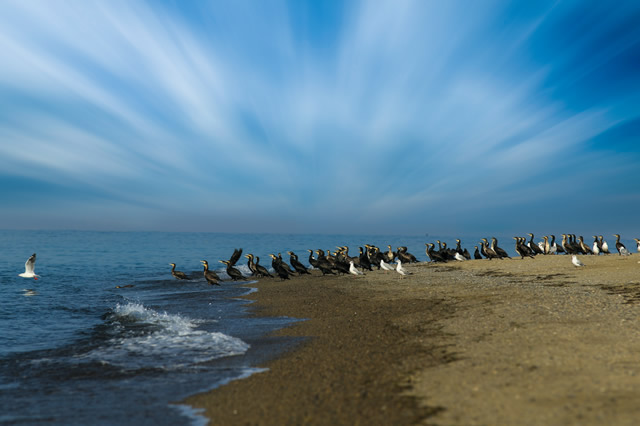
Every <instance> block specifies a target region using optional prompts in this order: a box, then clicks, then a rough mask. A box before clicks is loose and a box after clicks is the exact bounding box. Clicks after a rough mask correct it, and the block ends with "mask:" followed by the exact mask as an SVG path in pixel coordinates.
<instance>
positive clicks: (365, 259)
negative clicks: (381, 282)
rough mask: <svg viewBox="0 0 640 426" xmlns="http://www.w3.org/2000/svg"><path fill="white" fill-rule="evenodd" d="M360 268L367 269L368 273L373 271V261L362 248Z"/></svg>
mask: <svg viewBox="0 0 640 426" xmlns="http://www.w3.org/2000/svg"><path fill="white" fill-rule="evenodd" d="M359 258H360V267H361V268H362V269H366V270H368V271H373V269H372V268H371V260H370V259H369V256H368V255H367V252H365V251H364V249H363V248H362V247H360V256H359Z"/></svg>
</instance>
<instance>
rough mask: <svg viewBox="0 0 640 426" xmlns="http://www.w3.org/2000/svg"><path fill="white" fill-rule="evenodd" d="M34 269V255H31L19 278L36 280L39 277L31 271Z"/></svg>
mask: <svg viewBox="0 0 640 426" xmlns="http://www.w3.org/2000/svg"><path fill="white" fill-rule="evenodd" d="M35 267H36V254H35V253H33V254H32V255H31V257H30V258H29V259H27V261H26V262H25V263H24V272H23V273H22V274H19V275H18V276H19V277H24V278H33V279H34V280H37V279H38V277H39V276H40V275H36V274H35V273H34V272H33V270H34V268H35Z"/></svg>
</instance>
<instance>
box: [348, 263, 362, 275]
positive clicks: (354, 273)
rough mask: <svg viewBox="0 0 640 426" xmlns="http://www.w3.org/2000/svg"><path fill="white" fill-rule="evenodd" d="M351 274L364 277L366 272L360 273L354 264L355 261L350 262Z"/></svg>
mask: <svg viewBox="0 0 640 426" xmlns="http://www.w3.org/2000/svg"><path fill="white" fill-rule="evenodd" d="M349 273H350V274H353V275H364V272H362V271H358V268H356V265H354V264H353V260H352V261H350V262H349Z"/></svg>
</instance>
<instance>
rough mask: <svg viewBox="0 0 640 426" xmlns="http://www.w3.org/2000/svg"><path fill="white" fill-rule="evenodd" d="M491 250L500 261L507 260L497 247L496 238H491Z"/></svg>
mask: <svg viewBox="0 0 640 426" xmlns="http://www.w3.org/2000/svg"><path fill="white" fill-rule="evenodd" d="M538 248H540V247H538ZM491 249H492V250H493V251H495V252H496V254H497V255H498V257H499V258H500V259H504V258H505V257H506V258H509V255H508V254H507V252H506V251H504V250H502V249H501V248H500V247H498V239H497V238H496V237H491Z"/></svg>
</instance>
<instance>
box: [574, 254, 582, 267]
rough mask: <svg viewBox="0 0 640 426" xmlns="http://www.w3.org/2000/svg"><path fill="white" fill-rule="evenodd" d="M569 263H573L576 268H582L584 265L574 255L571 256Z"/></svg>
mask: <svg viewBox="0 0 640 426" xmlns="http://www.w3.org/2000/svg"><path fill="white" fill-rule="evenodd" d="M571 263H573V264H574V265H575V266H576V267H579V266H584V263H582V261H581V260H580V259H578V256H576V255H575V254H574V255H573V256H571Z"/></svg>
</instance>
